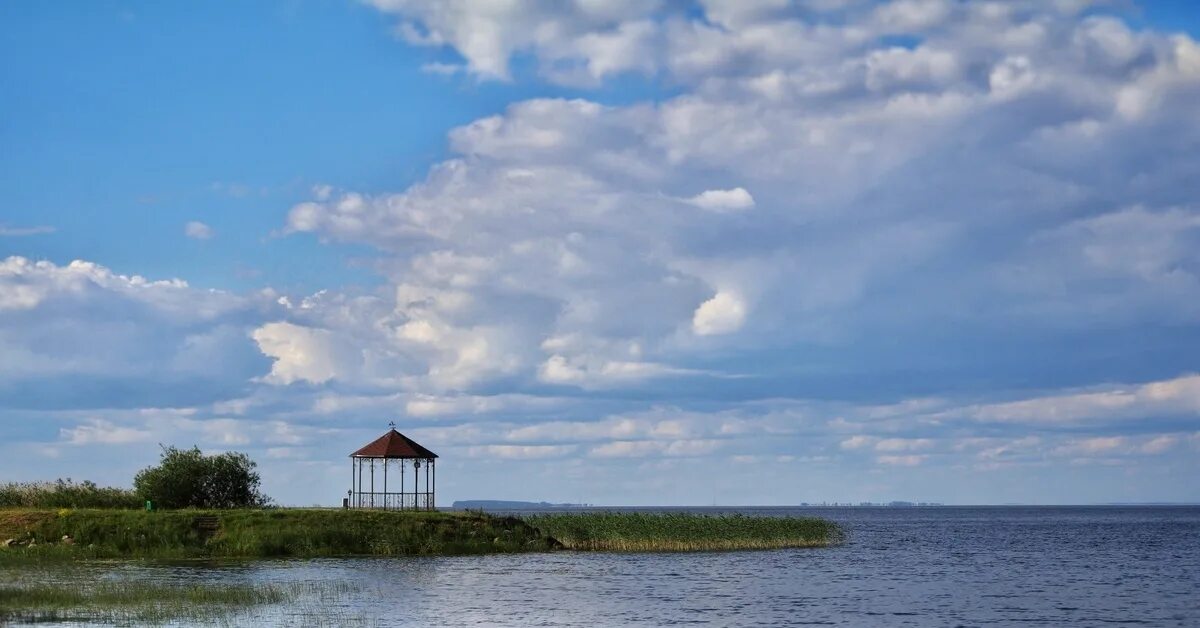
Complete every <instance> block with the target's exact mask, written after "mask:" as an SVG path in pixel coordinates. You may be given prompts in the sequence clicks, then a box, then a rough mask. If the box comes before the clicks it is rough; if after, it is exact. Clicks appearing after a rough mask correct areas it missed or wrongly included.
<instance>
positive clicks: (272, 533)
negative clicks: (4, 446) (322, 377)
mask: <svg viewBox="0 0 1200 628" xmlns="http://www.w3.org/2000/svg"><path fill="white" fill-rule="evenodd" d="M201 516H215V517H217V519H218V521H219V528H218V529H217V530H216V532H215V533H212V532H208V531H205V530H203V529H201V528H200V527H198V526H197V517H201ZM63 536H69V537H71V539H72V541H73V544H70V545H67V544H65V543H63V542H62V538H63ZM10 538H12V539H18V540H27V539H32V540H34V541H35V544H34V545H33V546H29V547H12V548H8V549H6V550H0V563H4V562H13V561H17V562H19V561H23V560H30V559H41V560H54V559H57V558H203V557H231V558H236V557H246V558H265V557H282V556H295V557H317V556H351V555H373V556H409V555H448V554H481V553H488V552H518V551H532V550H545V549H550V548H552V547H553V545H554V544H553V542H552V541H551V540H550V539H548V538H546V537H545V536H543V535H541V534H539V533H538V531H537V530H535V529H534V528H533V527H531V526H530V525H528V524H527V523H525V522H524V521H522V520H521V519H517V518H515V517H498V516H492V515H484V514H479V513H448V512H382V511H365V510H349V511H346V510H334V509H299V508H294V509H264V510H257V509H254V510H252V509H246V510H220V511H216V510H176V511H160V512H145V511H135V510H87V509H84V510H67V509H63V510H59V511H45V510H7V511H0V542H2V541H4V540H6V539H10Z"/></svg>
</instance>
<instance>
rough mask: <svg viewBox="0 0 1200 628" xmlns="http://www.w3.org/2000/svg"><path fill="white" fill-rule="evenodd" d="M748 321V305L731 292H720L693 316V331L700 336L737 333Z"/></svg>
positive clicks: (703, 304) (702, 304)
mask: <svg viewBox="0 0 1200 628" xmlns="http://www.w3.org/2000/svg"><path fill="white" fill-rule="evenodd" d="M745 321H746V304H745V303H744V302H743V301H742V299H741V298H740V297H738V296H737V295H736V294H733V293H731V292H718V293H717V294H715V295H713V298H711V299H709V300H707V301H705V302H704V303H701V304H700V307H698V308H696V313H695V314H693V315H692V330H693V331H695V332H696V334H697V335H700V336H715V335H719V334H728V333H732V332H735V331H737V330H738V329H739V328H740V327H741V326H742V324H743V323H744V322H745Z"/></svg>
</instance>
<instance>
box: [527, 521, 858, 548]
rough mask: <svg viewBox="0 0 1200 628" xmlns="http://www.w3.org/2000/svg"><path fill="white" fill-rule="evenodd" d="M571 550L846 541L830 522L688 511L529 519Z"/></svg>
mask: <svg viewBox="0 0 1200 628" xmlns="http://www.w3.org/2000/svg"><path fill="white" fill-rule="evenodd" d="M525 520H526V521H528V522H529V524H530V525H532V526H534V527H536V528H538V529H539V530H541V531H542V532H543V533H545V534H548V535H550V536H552V537H553V538H554V539H555V540H557V541H558V542H559V543H561V544H562V545H563V546H564V547H565V548H567V549H573V550H606V551H620V552H695V551H721V550H766V549H780V548H789V547H825V546H828V545H833V544H836V543H839V542H841V541H842V538H843V534H842V531H841V529H840V528H838V526H837V525H836V524H834V523H832V522H830V521H826V520H824V519H816V518H808V517H805V518H799V517H749V516H745V515H739V514H731V515H706V514H696V513H686V512H666V513H663V512H655V513H651V512H590V513H553V514H538V515H530V516H528V517H525Z"/></svg>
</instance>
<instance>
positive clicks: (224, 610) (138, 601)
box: [0, 580, 304, 623]
mask: <svg viewBox="0 0 1200 628" xmlns="http://www.w3.org/2000/svg"><path fill="white" fill-rule="evenodd" d="M302 588H303V587H301V586H298V585H265V584H257V585H162V584H154V583H149V582H140V581H131V580H125V581H100V582H93V583H89V584H81V583H73V584H71V585H57V584H16V585H0V623H4V622H10V621H11V622H20V623H35V622H48V621H58V622H68V621H70V622H75V621H81V622H106V623H107V622H121V623H125V622H137V623H145V622H154V623H158V622H165V621H179V620H202V619H214V618H219V617H221V616H224V615H229V614H232V613H236V612H238V611H240V610H242V609H245V608H248V607H252V606H259V605H267V604H278V603H281V602H285V601H288V600H291V599H294V598H296V597H297V596H299V595H300V594H302V593H304V591H303V590H301V589H302Z"/></svg>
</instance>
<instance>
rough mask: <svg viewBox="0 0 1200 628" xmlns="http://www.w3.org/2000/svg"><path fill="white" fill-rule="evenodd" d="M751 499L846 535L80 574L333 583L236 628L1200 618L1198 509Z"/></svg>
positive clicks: (1184, 622)
mask: <svg viewBox="0 0 1200 628" xmlns="http://www.w3.org/2000/svg"><path fill="white" fill-rule="evenodd" d="M701 510H712V509H701ZM739 511H740V512H746V513H748V514H766V515H774V516H790V515H801V516H821V517H827V518H830V519H833V520H835V521H838V522H839V523H841V524H843V526H844V527H845V528H846V529H847V531H848V532H849V540H848V542H847V543H846V544H845V545H844V546H841V547H834V548H826V549H805V550H778V551H768V552H726V553H697V554H607V553H596V554H587V553H568V552H560V553H552V554H524V555H503V556H482V557H454V558H417V559H384V558H376V559H321V560H297V561H259V562H253V563H240V564H226V565H220V566H203V565H187V566H182V567H181V566H162V565H144V564H142V565H137V564H123V565H116V566H113V565H106V566H99V565H97V566H91V567H89V568H88V569H87V570H83V571H79V572H77V573H75V574H73V575H72V576H71V577H87V578H94V577H110V578H117V577H119V578H148V579H154V580H157V581H189V582H197V581H205V582H225V583H235V582H264V581H269V582H303V583H313V584H314V585H315V586H314V590H320V589H321V587H322V586H327V585H329V584H331V583H332V584H335V585H336V586H337V587H339V590H338V591H337V592H336V593H330V592H328V591H326V592H324V593H313V594H312V595H310V596H308V597H307V598H304V599H301V600H298V601H296V602H293V603H289V604H287V605H280V606H275V607H267V608H262V609H257V610H255V611H253V612H252V613H251V614H250V615H243V616H239V617H236V618H234V619H232V620H229V621H230V623H233V624H237V625H242V624H246V625H251V624H268V625H269V624H283V625H312V624H320V623H324V624H327V625H341V624H354V623H357V624H365V625H382V626H392V625H397V626H399V625H444V626H468V625H469V626H495V625H512V626H624V625H652V626H666V625H678V624H706V625H717V626H778V625H851V626H871V625H887V626H984V625H992V626H995V625H999V626H1007V625H1038V626H1060V625H1080V626H1097V625H1112V624H1139V625H1147V626H1200V507H1131V508H1124V507H1054V508H1046V507H1036V508H1025V507H994V508H953V507H950V508H827V509H826V508H801V509H778V508H772V509H763V510H753V509H740V510H739ZM30 575H32V574H30ZM58 577H61V576H58Z"/></svg>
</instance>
